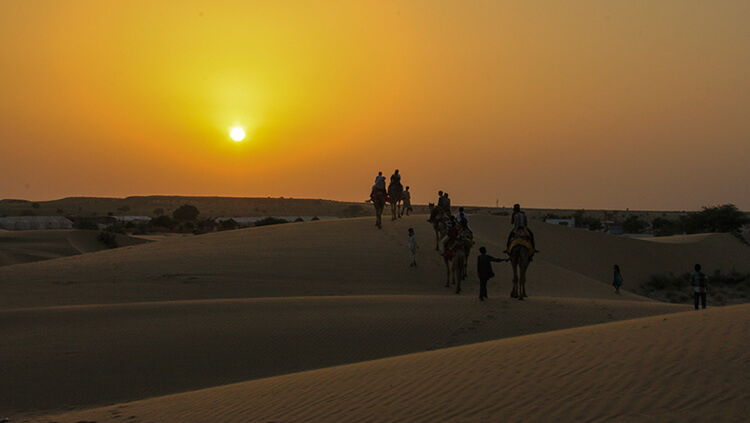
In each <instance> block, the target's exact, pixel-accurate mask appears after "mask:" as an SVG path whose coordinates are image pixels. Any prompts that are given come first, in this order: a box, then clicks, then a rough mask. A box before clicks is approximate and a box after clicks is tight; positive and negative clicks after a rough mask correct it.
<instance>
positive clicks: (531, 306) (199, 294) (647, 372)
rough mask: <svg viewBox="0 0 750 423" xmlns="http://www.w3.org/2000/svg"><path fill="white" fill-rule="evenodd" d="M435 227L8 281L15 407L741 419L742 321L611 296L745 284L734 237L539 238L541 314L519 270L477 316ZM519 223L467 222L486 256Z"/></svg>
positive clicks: (24, 415) (170, 243) (470, 290)
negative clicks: (657, 275) (719, 275)
mask: <svg viewBox="0 0 750 423" xmlns="http://www.w3.org/2000/svg"><path fill="white" fill-rule="evenodd" d="M425 218H426V217H425V216H414V217H409V218H405V219H402V220H400V221H398V222H395V223H393V222H390V221H386V222H385V224H384V228H383V229H382V230H380V231H379V230H377V229H375V228H374V227H373V226H372V225H373V224H374V218H362V219H347V220H338V221H327V222H306V223H299V224H285V225H280V226H271V227H261V228H253V229H248V230H239V231H231V232H224V233H217V234H209V235H202V236H197V237H184V238H183V237H179V238H170V239H166V240H164V241H161V242H158V243H151V244H144V245H138V246H131V247H125V248H120V249H116V250H108V251H102V252H96V253H91V254H85V255H79V256H74V257H67V258H59V259H55V260H49V261H45V262H37V263H29V264H18V265H13V266H6V267H3V268H0V287H1V288H2V290H3V295H2V298H0V305H2V310H3V311H0V322H1V323H0V335H2V337H3V338H2V339H4V341H5V342H7V343H8V345H12V346H13V347H12V348H4V349H2V350H0V361H2V362H3V363H9V364H8V365H4V366H3V367H2V369H0V376H1V378H0V380H2V381H3V385H4V386H11V387H13V389H11V390H8V391H5V392H4V394H3V399H2V402H1V403H0V410H2V412H3V413H5V415H9V416H12V417H13V418H14V421H40V422H42V421H44V422H47V421H58V422H78V421H82V420H85V421H98V422H102V421H122V420H124V419H126V418H128V417H130V416H135V418H134V419H131V420H130V421H227V422H230V421H351V420H356V421H397V420H408V421H498V420H499V419H502V420H505V421H529V420H532V421H533V420H536V421H540V420H541V421H544V420H545V419H547V416H550V418H551V419H552V420H554V421H594V420H614V419H615V418H616V417H617V418H619V419H620V420H617V421H631V420H632V421H649V419H650V420H652V421H670V420H673V419H674V420H680V421H685V420H687V421H699V419H698V418H699V417H701V413H704V412H705V411H706V410H707V408H705V407H708V405H704V404H703V403H702V402H700V401H697V400H696V399H697V398H703V397H705V396H706V395H708V397H709V402H712V403H714V404H722V405H723V406H722V407H720V409H719V410H713V409H712V411H711V415H712V416H714V417H717V416H719V418H718V420H722V421H732V420H733V419H734V417H735V416H739V415H741V414H738V413H739V412H740V411H745V412H746V411H747V408H746V406H744V405H743V404H745V403H747V399H748V398H747V392H748V382H747V380H748V377H747V374H748V361H747V359H746V358H744V357H745V355H743V354H744V352H743V353H740V351H745V350H746V348H747V345H748V336H749V335H748V333H749V332H748V326H747V325H748V323H747V319H746V318H743V316H747V312H748V311H750V310H748V308H747V307H746V306H734V307H726V308H721V309H709V310H707V311H706V312H693V311H692V310H691V308H692V307H691V306H688V305H671V304H663V303H658V302H654V301H650V300H647V299H645V298H642V297H639V296H636V295H633V294H631V293H628V292H625V293H624V294H623V295H621V296H617V295H615V294H614V293H613V289H612V287H611V286H610V283H611V281H610V279H611V268H612V265H613V264H615V263H618V264H620V266H621V267H622V269H623V276H624V278H625V286H624V288H625V289H626V290H627V289H628V288H629V287H632V285H633V284H635V283H636V280H637V279H638V278H641V277H646V276H648V275H649V274H650V273H654V272H670V271H671V272H675V273H678V272H679V273H683V272H685V271H688V270H689V269H690V268H691V267H692V264H693V263H694V262H696V261H699V262H701V263H703V264H704V268H706V269H707V270H709V271H710V270H711V269H712V268H721V269H722V270H728V269H731V268H735V269H737V270H740V271H750V268H749V267H750V249H749V248H747V247H746V246H744V245H742V244H740V243H739V242H737V241H736V240H734V239H733V238H732V237H725V236H723V235H708V236H704V237H697V238H695V239H692V240H688V241H680V242H678V243H656V242H649V241H643V240H632V239H626V238H620V237H614V236H609V235H605V234H598V233H591V232H588V231H582V230H576V229H570V228H562V227H556V226H551V225H542V224H539V223H536V224H535V226H534V228H533V229H534V230H535V234H536V238H537V244H538V246H539V248H540V249H541V250H542V253H541V254H539V255H538V256H537V257H536V258H535V260H534V262H533V263H532V265H531V267H530V270H529V282H528V284H527V290H528V293H529V295H530V298H529V299H528V300H527V301H523V302H519V301H513V300H511V299H510V298H508V294H509V292H510V275H511V270H510V267H509V266H507V264H505V263H503V264H495V273H496V274H497V275H498V276H497V277H496V278H495V279H493V280H491V282H490V286H489V295H490V299H489V301H486V302H479V301H478V299H477V298H476V296H477V295H478V282H477V280H476V273H475V269H474V263H475V260H476V258H475V257H476V253H475V252H473V253H472V256H471V257H470V262H469V263H470V267H469V270H470V272H469V281H468V283H466V288H465V290H464V294H462V295H454V294H452V290H450V289H448V288H443V286H442V285H443V284H444V283H445V271H444V268H443V267H442V266H443V265H442V260H441V258H440V257H439V256H438V255H437V253H436V252H435V251H434V233H433V232H432V229H431V227H430V226H429V225H428V224H427V223H426V222H425V221H424V220H425ZM507 220H508V219H507V218H497V217H491V216H483V217H480V216H474V217H472V220H471V225H472V227H473V229H474V231H475V236H476V238H477V246H476V247H477V248H478V246H480V245H484V246H486V247H487V248H488V250H489V252H490V254H494V255H496V256H501V254H500V251H501V250H502V247H503V246H504V242H505V236H506V235H507V231H508V229H509V225H508V224H507ZM409 227H414V228H415V230H416V232H417V236H418V239H419V244H420V247H421V250H420V254H419V256H418V259H417V261H418V263H419V266H418V267H417V268H410V267H409V266H408V263H409V257H408V252H407V248H406V230H407V228H409ZM477 248H475V250H474V251H476V249H477ZM686 311H687V312H686ZM674 313H677V314H674ZM667 314H668V315H667ZM646 316H659V317H646ZM628 319H636V320H628ZM618 321H619V322H618ZM591 325H595V326H591ZM448 347H456V348H448ZM707 357H710V358H707ZM701 366H704V367H703V369H701ZM714 376H715V377H714ZM743 376H744V377H743ZM694 380H695V381H699V382H701V383H702V384H703V385H704V386H706V387H707V390H708V391H707V392H709V393H708V394H706V393H700V392H695V391H694V390H692V389H693V388H694V387H695V386H696V385H695V384H693V383H692V382H693V381H694ZM8 392H9V393H8ZM181 393H182V394H181ZM131 401H136V402H131ZM115 404H119V405H115ZM102 406H104V408H96V407H102ZM92 407H93V408H92ZM743 407H745V408H743ZM64 410H68V411H66V412H65V413H64V414H62V415H56V416H54V417H52V416H47V415H46V414H48V413H53V414H54V413H59V412H61V411H64ZM717 413H718V414H717ZM722 416H723V417H724V419H722V418H721V417H722ZM738 421H739V420H738Z"/></svg>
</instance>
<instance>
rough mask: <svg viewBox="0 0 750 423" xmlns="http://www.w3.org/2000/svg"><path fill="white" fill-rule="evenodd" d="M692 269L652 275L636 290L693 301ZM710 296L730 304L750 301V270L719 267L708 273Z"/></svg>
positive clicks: (669, 299) (711, 299) (667, 299)
mask: <svg viewBox="0 0 750 423" xmlns="http://www.w3.org/2000/svg"><path fill="white" fill-rule="evenodd" d="M691 275H692V273H683V274H681V275H675V274H673V273H669V274H660V275H651V277H649V279H648V280H647V281H646V282H643V283H641V284H640V286H639V287H638V288H637V289H636V291H635V292H636V293H637V294H639V295H643V296H644V297H648V298H653V299H655V300H659V301H665V302H670V303H676V304H684V303H691V302H692V301H693V294H692V292H693V287H692V285H691V284H690V277H691ZM708 279H709V282H708V299H709V303H710V304H713V305H729V304H739V303H746V302H750V274H747V273H740V272H738V271H736V270H731V271H729V272H728V273H724V272H722V271H721V270H716V271H715V272H714V273H713V274H712V275H709V277H708Z"/></svg>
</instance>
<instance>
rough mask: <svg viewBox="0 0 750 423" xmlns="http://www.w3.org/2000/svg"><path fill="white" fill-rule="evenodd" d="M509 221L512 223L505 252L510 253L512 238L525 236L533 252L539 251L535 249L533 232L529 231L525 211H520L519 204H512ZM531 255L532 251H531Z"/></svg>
mask: <svg viewBox="0 0 750 423" xmlns="http://www.w3.org/2000/svg"><path fill="white" fill-rule="evenodd" d="M510 220H511V223H512V224H513V229H511V231H510V234H508V242H507V245H506V247H507V253H508V254H510V244H511V242H513V240H514V239H516V238H519V237H525V238H528V240H529V242H530V243H531V248H532V250H533V251H534V252H535V253H538V252H539V251H538V250H537V249H536V243H535V242H534V233H533V232H531V229H529V225H528V219H527V218H526V213H524V212H523V211H521V206H520V205H518V204H515V205H513V214H512V215H511V217H510ZM532 256H533V253H532Z"/></svg>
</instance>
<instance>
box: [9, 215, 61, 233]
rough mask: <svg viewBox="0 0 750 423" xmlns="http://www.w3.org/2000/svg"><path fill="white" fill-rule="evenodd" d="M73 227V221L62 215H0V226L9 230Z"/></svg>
mask: <svg viewBox="0 0 750 423" xmlns="http://www.w3.org/2000/svg"><path fill="white" fill-rule="evenodd" d="M73 227H74V224H73V222H72V221H70V220H68V219H66V218H64V217H62V216H12V217H0V228H2V229H7V230H10V231H22V230H32V229H37V230H38V229H73Z"/></svg>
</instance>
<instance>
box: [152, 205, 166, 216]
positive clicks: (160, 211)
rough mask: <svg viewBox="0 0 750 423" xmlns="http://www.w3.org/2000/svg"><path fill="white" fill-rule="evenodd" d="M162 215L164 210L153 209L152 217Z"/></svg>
mask: <svg viewBox="0 0 750 423" xmlns="http://www.w3.org/2000/svg"><path fill="white" fill-rule="evenodd" d="M163 214H164V209H163V208H161V207H160V208H158V209H154V216H161V215H163Z"/></svg>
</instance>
